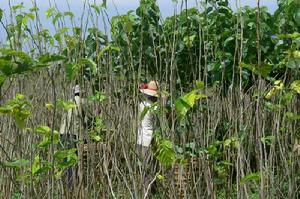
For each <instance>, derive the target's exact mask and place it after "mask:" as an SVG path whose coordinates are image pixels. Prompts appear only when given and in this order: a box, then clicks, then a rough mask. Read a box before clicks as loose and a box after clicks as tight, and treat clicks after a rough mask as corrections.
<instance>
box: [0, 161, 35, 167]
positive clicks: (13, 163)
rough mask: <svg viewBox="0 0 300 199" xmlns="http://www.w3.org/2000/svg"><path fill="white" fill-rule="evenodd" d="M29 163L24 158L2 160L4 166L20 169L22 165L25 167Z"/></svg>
mask: <svg viewBox="0 0 300 199" xmlns="http://www.w3.org/2000/svg"><path fill="white" fill-rule="evenodd" d="M29 164H30V161H29V160H26V159H19V160H13V161H7V162H4V164H3V165H4V166H5V167H9V168H14V169H21V168H22V167H27V166H28V165H29Z"/></svg>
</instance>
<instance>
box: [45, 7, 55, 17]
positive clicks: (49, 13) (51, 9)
mask: <svg viewBox="0 0 300 199" xmlns="http://www.w3.org/2000/svg"><path fill="white" fill-rule="evenodd" d="M54 13H55V8H54V7H50V8H48V10H47V11H46V12H45V14H46V19H49V18H50V17H52V16H53V15H54Z"/></svg>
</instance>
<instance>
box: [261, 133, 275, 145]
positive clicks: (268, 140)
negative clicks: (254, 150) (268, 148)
mask: <svg viewBox="0 0 300 199" xmlns="http://www.w3.org/2000/svg"><path fill="white" fill-rule="evenodd" d="M260 140H261V142H262V143H264V144H267V145H271V144H272V142H274V141H275V136H272V135H270V136H266V137H262V138H260Z"/></svg>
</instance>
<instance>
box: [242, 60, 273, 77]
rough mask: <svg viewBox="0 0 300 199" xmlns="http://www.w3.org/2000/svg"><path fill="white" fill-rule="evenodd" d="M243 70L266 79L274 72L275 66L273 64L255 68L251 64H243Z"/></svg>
mask: <svg viewBox="0 0 300 199" xmlns="http://www.w3.org/2000/svg"><path fill="white" fill-rule="evenodd" d="M241 67H242V68H246V69H248V70H250V71H251V72H253V73H254V74H256V75H261V76H262V77H264V78H266V77H268V75H269V74H270V72H271V71H272V70H273V68H274V66H273V65H271V64H264V65H262V66H255V65H251V64H245V63H242V64H241Z"/></svg>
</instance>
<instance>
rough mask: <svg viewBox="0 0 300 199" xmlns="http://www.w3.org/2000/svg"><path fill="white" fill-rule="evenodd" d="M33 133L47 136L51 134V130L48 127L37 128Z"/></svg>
mask: <svg viewBox="0 0 300 199" xmlns="http://www.w3.org/2000/svg"><path fill="white" fill-rule="evenodd" d="M35 132H36V133H39V134H42V135H49V134H50V133H51V128H50V127H48V126H38V127H37V128H35Z"/></svg>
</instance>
